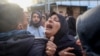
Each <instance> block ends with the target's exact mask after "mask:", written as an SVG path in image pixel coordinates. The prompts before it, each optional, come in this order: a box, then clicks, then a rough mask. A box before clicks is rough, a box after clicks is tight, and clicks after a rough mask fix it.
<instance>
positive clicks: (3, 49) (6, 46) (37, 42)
mask: <svg viewBox="0 0 100 56" xmlns="http://www.w3.org/2000/svg"><path fill="white" fill-rule="evenodd" d="M46 42H47V40H46V39H35V38H34V36H33V35H31V34H30V33H29V32H27V31H23V30H20V31H18V30H15V31H11V32H7V33H0V56H44V55H45V51H44V50H45V44H46Z"/></svg>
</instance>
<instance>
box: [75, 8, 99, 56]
mask: <svg viewBox="0 0 100 56" xmlns="http://www.w3.org/2000/svg"><path fill="white" fill-rule="evenodd" d="M76 28H77V33H78V35H79V37H80V40H81V42H82V46H83V49H84V50H85V51H86V54H87V56H100V6H97V7H95V8H93V9H90V10H88V11H87V12H85V13H84V14H83V15H81V16H80V17H78V20H77V27H76Z"/></svg>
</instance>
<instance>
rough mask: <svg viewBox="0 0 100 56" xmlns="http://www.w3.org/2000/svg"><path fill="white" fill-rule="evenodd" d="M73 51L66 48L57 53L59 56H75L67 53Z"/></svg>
mask: <svg viewBox="0 0 100 56" xmlns="http://www.w3.org/2000/svg"><path fill="white" fill-rule="evenodd" d="M72 50H74V48H71V47H68V48H66V49H64V50H62V51H60V52H59V56H75V54H74V53H70V52H69V51H72Z"/></svg>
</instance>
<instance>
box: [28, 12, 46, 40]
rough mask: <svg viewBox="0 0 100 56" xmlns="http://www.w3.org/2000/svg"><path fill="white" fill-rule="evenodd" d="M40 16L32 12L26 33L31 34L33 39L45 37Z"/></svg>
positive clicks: (38, 13)
mask: <svg viewBox="0 0 100 56" xmlns="http://www.w3.org/2000/svg"><path fill="white" fill-rule="evenodd" d="M41 21H42V15H41V13H40V12H38V11H36V12H32V15H31V19H30V23H29V26H28V28H27V31H29V32H31V34H33V35H34V36H35V37H42V38H44V37H45V33H44V28H43V26H42V25H41Z"/></svg>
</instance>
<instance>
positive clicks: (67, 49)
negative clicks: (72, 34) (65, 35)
mask: <svg viewBox="0 0 100 56" xmlns="http://www.w3.org/2000/svg"><path fill="white" fill-rule="evenodd" d="M72 50H74V48H73V47H68V48H66V49H64V51H67V52H69V51H72Z"/></svg>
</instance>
